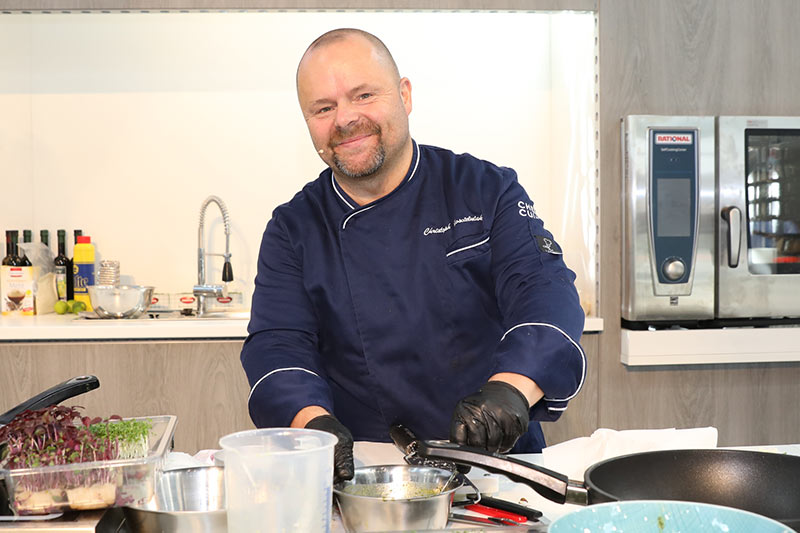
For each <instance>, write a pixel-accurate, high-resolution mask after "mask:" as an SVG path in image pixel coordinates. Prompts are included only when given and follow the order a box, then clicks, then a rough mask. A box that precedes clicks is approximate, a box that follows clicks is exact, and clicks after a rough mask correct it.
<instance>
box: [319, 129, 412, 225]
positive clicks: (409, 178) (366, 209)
mask: <svg viewBox="0 0 800 533" xmlns="http://www.w3.org/2000/svg"><path fill="white" fill-rule="evenodd" d="M411 142H412V143H414V148H416V150H417V160H416V162H414V169H413V170H412V171H411V175H410V176H409V177H408V181H411V180H412V179H413V178H414V174H416V173H417V168H418V167H419V159H420V157H421V155H422V154H421V153H420V151H419V146H418V145H417V143H416V142H415V141H413V140H412V141H411ZM408 181H407V182H408ZM407 182H406V183H407ZM331 184H332V185H334V183H333V172H331ZM333 190H335V191H336V194H338V195H339V198H341V199H342V201H343V202H344V203H346V204H347V205H348V206H349V207H350V209H353V207H352V206H351V205H350V204H349V203H348V202H347V200H345V199H344V197H342V195H341V194H339V191H338V190H337V189H336V186H335V185H334V187H333ZM373 207H375V204H372V205H371V206H369V207H365V208H364V209H359V210H358V211H354V212H352V213H350V216H348V217H347V218H346V219H344V222H342V229H345V228H346V227H347V222H348V221H349V220H350V219H351V218H353V217H354V216H356V215H357V214H359V213H363V212H364V211H369V210H370V209H372V208H373Z"/></svg>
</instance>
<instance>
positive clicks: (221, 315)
mask: <svg viewBox="0 0 800 533" xmlns="http://www.w3.org/2000/svg"><path fill="white" fill-rule="evenodd" d="M141 318H144V319H150V320H250V311H208V312H206V313H203V316H197V315H196V314H194V313H193V314H191V315H185V314H183V313H181V312H180V311H146V312H145V313H144V315H142V317H141Z"/></svg>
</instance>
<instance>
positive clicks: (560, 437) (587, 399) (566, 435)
mask: <svg viewBox="0 0 800 533" xmlns="http://www.w3.org/2000/svg"><path fill="white" fill-rule="evenodd" d="M581 346H582V347H583V351H584V352H586V363H587V364H586V367H587V368H586V381H585V382H584V384H583V388H582V389H581V391H580V393H578V396H576V397H575V399H573V400H571V401H570V402H569V407H568V408H567V410H566V411H565V412H564V414H563V415H561V418H559V419H558V420H557V421H556V422H545V423H543V424H542V431H543V432H544V436H545V441H546V442H547V444H548V445H552V444H556V443H559V442H563V441H565V440H569V439H574V438H576V437H585V436H586V435H591V434H592V432H593V431H594V430H595V429H597V427H598V424H597V415H598V411H597V395H598V372H597V368H598V364H597V363H598V348H599V346H600V335H598V334H595V333H589V334H586V335H584V336H583V337H582V338H581Z"/></svg>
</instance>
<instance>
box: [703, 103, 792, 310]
mask: <svg viewBox="0 0 800 533" xmlns="http://www.w3.org/2000/svg"><path fill="white" fill-rule="evenodd" d="M717 135H718V136H717V150H718V153H717V155H718V166H717V168H718V176H717V180H718V189H717V190H718V200H719V204H718V207H719V212H718V215H719V216H718V217H717V227H718V231H717V239H718V241H717V242H718V245H717V250H718V254H717V290H716V294H717V306H716V315H717V317H719V318H754V317H769V318H783V317H800V298H798V296H797V295H798V294H800V117H734V116H721V117H718V119H717Z"/></svg>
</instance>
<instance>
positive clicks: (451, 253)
mask: <svg viewBox="0 0 800 533" xmlns="http://www.w3.org/2000/svg"><path fill="white" fill-rule="evenodd" d="M489 239H490V237H486V238H485V239H483V240H482V241H481V242H476V243H475V244H470V245H469V246H465V247H463V248H459V249H458V250H453V251H452V252H449V253H448V254H447V255H445V257H450V256H451V255H453V254H457V253H458V252H463V251H464V250H469V249H470V248H475V247H476V246H480V245H481V244H483V243H485V242H489ZM504 336H505V335H504Z"/></svg>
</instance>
